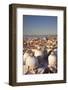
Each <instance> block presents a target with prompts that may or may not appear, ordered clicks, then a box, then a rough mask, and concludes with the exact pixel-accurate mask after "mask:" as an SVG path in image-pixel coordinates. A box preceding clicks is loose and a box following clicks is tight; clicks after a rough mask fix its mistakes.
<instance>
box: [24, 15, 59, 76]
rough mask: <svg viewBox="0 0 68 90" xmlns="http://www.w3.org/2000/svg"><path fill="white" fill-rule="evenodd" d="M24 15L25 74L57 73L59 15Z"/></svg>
mask: <svg viewBox="0 0 68 90" xmlns="http://www.w3.org/2000/svg"><path fill="white" fill-rule="evenodd" d="M23 17H24V18H23V22H24V31H23V74H24V75H28V74H47V73H57V71H58V70H57V49H58V47H57V43H58V41H57V17H55V16H30V15H24V16H23Z"/></svg>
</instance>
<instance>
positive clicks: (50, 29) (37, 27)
mask: <svg viewBox="0 0 68 90" xmlns="http://www.w3.org/2000/svg"><path fill="white" fill-rule="evenodd" d="M23 33H24V35H56V34H57V16H36V15H23Z"/></svg>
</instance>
